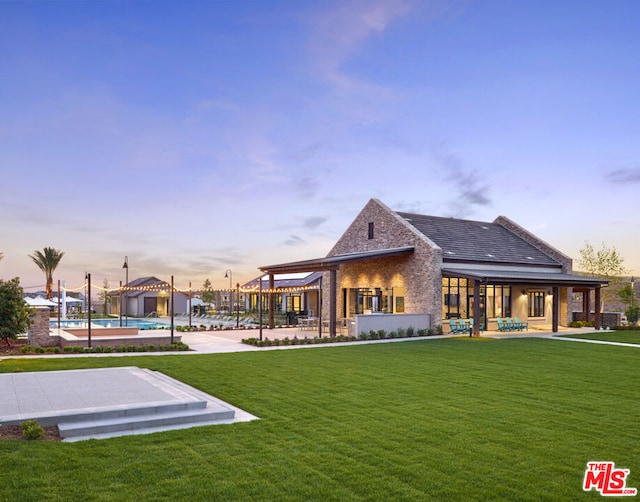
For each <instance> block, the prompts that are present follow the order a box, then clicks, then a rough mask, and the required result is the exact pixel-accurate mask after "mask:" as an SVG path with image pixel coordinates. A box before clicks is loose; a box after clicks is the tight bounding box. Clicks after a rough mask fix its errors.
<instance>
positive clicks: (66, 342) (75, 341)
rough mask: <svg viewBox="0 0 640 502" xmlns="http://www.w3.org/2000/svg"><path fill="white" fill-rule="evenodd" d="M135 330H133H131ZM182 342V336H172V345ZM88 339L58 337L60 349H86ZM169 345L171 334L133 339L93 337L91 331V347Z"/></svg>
mask: <svg viewBox="0 0 640 502" xmlns="http://www.w3.org/2000/svg"><path fill="white" fill-rule="evenodd" d="M133 329H135V328H133ZM181 341H182V336H180V335H175V334H174V335H173V343H179V342H181ZM88 342H89V340H88V338H86V337H84V338H77V337H75V336H73V335H72V337H71V336H69V335H67V336H64V334H62V336H60V347H61V348H64V347H87V345H88ZM170 343H171V334H165V335H146V334H144V335H140V334H139V333H138V336H134V337H122V336H115V337H114V336H94V331H93V330H91V346H92V347H113V348H116V347H122V346H124V347H140V346H142V345H169V344H170Z"/></svg>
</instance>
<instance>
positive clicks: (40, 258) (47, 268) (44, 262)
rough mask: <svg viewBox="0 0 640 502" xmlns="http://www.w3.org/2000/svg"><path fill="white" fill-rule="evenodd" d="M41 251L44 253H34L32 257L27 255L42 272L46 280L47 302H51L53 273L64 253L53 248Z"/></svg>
mask: <svg viewBox="0 0 640 502" xmlns="http://www.w3.org/2000/svg"><path fill="white" fill-rule="evenodd" d="M43 251H44V253H43V252H42V251H34V252H33V254H32V255H29V258H31V259H32V260H33V262H34V263H35V264H36V265H38V268H39V269H40V270H42V271H43V272H44V274H45V276H46V278H47V286H46V288H47V289H46V291H47V300H51V298H52V297H53V272H54V271H55V270H56V268H57V267H58V264H59V263H60V260H61V259H62V257H63V256H64V251H59V250H57V249H53V248H44V250H43Z"/></svg>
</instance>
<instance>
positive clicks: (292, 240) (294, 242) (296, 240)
mask: <svg viewBox="0 0 640 502" xmlns="http://www.w3.org/2000/svg"><path fill="white" fill-rule="evenodd" d="M304 242H305V241H304V239H302V238H300V237H298V236H297V235H291V236H290V237H289V238H288V239H287V240H286V241H284V244H285V245H286V246H299V245H300V244H304Z"/></svg>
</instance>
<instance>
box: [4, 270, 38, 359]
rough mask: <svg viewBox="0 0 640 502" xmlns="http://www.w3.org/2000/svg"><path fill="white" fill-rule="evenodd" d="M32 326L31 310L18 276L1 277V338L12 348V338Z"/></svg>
mask: <svg viewBox="0 0 640 502" xmlns="http://www.w3.org/2000/svg"><path fill="white" fill-rule="evenodd" d="M29 326H31V310H30V309H29V306H28V305H27V303H26V302H25V301H24V291H23V289H22V287H20V279H18V278H17V277H16V278H15V279H11V280H9V281H3V280H2V279H0V339H1V340H4V341H5V342H6V343H7V347H9V348H11V340H15V339H16V338H17V337H18V334H20V333H25V332H27V330H28V329H29Z"/></svg>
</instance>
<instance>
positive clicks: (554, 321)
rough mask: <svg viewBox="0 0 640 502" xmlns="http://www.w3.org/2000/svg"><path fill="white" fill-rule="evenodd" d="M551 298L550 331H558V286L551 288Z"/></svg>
mask: <svg viewBox="0 0 640 502" xmlns="http://www.w3.org/2000/svg"><path fill="white" fill-rule="evenodd" d="M551 291H552V295H553V298H551V331H553V332H554V333H557V332H558V320H559V319H560V288H559V287H558V286H554V287H553V288H552V289H551Z"/></svg>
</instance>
